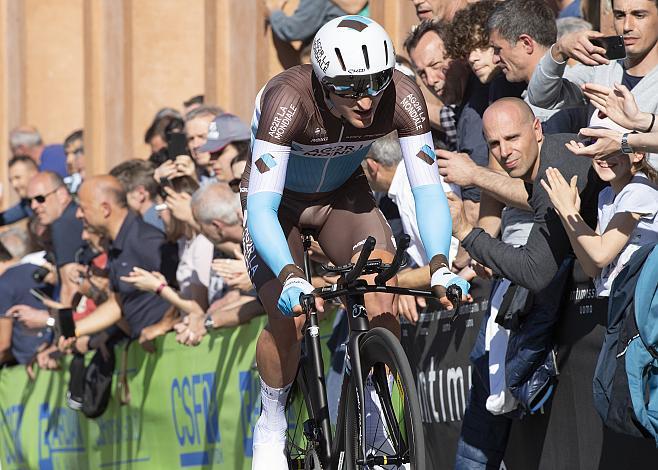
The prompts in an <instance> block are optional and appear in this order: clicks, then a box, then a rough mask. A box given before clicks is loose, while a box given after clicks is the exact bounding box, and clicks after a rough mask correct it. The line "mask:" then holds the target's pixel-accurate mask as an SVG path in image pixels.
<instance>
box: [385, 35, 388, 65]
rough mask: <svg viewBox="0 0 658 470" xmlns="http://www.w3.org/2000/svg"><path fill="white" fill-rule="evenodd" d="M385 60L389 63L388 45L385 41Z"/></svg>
mask: <svg viewBox="0 0 658 470" xmlns="http://www.w3.org/2000/svg"><path fill="white" fill-rule="evenodd" d="M384 60H386V61H387V62H388V43H387V42H386V39H384Z"/></svg>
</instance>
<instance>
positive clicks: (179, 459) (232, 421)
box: [0, 317, 265, 470]
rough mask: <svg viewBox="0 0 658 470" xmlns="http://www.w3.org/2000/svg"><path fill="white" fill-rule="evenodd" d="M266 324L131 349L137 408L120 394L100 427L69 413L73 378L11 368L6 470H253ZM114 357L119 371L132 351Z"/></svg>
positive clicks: (0, 388) (1, 387) (2, 393)
mask: <svg viewBox="0 0 658 470" xmlns="http://www.w3.org/2000/svg"><path fill="white" fill-rule="evenodd" d="M264 323H265V319H264V318H262V317H261V318H260V319H257V320H255V321H252V322H251V323H249V324H247V325H243V326H241V327H239V328H231V329H222V330H219V331H217V332H216V333H213V334H212V335H211V336H210V337H209V338H206V339H204V342H203V343H202V344H201V345H200V346H199V347H197V348H188V347H184V346H181V345H179V344H177V343H176V341H175V337H174V335H171V334H170V335H166V336H165V337H163V338H159V339H158V340H157V341H156V348H157V352H156V353H155V354H148V353H146V352H145V351H144V350H143V349H142V348H141V347H140V346H139V345H138V344H135V343H133V344H131V346H130V347H129V349H128V355H129V357H128V369H127V370H128V378H129V380H128V384H129V390H130V396H131V401H130V404H129V405H126V406H120V405H119V403H118V402H117V399H116V395H117V394H116V393H115V390H116V387H115V388H114V389H113V398H112V400H111V402H110V406H109V408H108V409H107V411H106V412H105V413H104V414H103V415H102V416H101V417H100V418H98V419H96V420H91V419H87V418H85V417H84V415H83V414H82V413H79V412H76V411H73V410H71V409H69V408H68V407H67V406H66V404H65V393H66V390H67V386H68V373H67V372H65V371H59V372H50V371H39V372H38V376H37V379H36V380H35V381H34V382H30V381H29V380H28V378H27V375H26V373H25V369H24V368H23V367H12V368H8V369H3V370H2V371H0V413H1V416H0V442H1V449H2V460H1V461H0V462H1V467H2V469H3V470H9V469H27V468H29V469H40V470H50V469H91V468H93V469H98V468H145V469H151V468H187V467H194V468H226V469H241V468H245V469H247V468H251V443H252V441H251V439H252V430H253V426H254V424H255V422H256V419H257V418H258V416H259V413H260V382H259V379H258V373H257V371H256V369H255V365H254V364H255V346H256V338H257V337H258V334H259V332H260V330H261V329H262V327H263V326H264ZM116 353H117V364H120V363H121V361H120V358H121V355H122V354H123V353H124V348H123V347H122V346H119V347H118V348H117V349H116ZM67 367H68V362H65V364H64V365H63V369H66V368H67ZM115 374H116V372H115ZM114 382H115V385H116V382H117V381H116V376H115V381H114Z"/></svg>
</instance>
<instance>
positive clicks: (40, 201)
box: [27, 185, 61, 205]
mask: <svg viewBox="0 0 658 470" xmlns="http://www.w3.org/2000/svg"><path fill="white" fill-rule="evenodd" d="M59 188H61V185H60V186H57V187H56V188H55V189H53V190H52V191H50V192H47V193H46V194H39V195H38V196H34V197H28V198H27V202H28V204H30V205H32V201H36V202H37V204H43V203H44V202H46V198H47V197H48V196H50V195H51V194H52V193H54V192H55V191H57V190H58V189H59Z"/></svg>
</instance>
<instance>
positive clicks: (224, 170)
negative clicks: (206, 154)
mask: <svg viewBox="0 0 658 470" xmlns="http://www.w3.org/2000/svg"><path fill="white" fill-rule="evenodd" d="M237 154H238V149H237V148H235V145H233V144H228V145H227V146H226V147H224V148H223V149H221V150H220V151H218V152H211V154H210V160H211V162H212V171H213V173H215V177H216V178H217V179H218V180H219V181H224V182H229V181H231V179H232V178H233V172H232V171H231V160H233V158H234V157H235V156H236V155H237Z"/></svg>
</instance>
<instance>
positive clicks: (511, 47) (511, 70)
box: [489, 29, 527, 82]
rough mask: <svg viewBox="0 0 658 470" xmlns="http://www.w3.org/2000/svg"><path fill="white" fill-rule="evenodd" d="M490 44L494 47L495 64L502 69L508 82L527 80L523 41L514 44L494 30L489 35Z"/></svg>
mask: <svg viewBox="0 0 658 470" xmlns="http://www.w3.org/2000/svg"><path fill="white" fill-rule="evenodd" d="M489 42H490V44H491V46H492V47H493V63H494V64H496V65H497V66H499V67H500V70H501V71H502V72H503V73H504V74H505V78H507V81H509V82H522V81H524V80H526V75H527V74H526V72H525V67H526V64H527V54H526V52H525V49H524V47H523V44H522V43H521V41H516V42H515V43H514V44H512V43H511V42H509V41H508V40H507V39H503V37H502V36H501V35H500V34H498V31H497V30H495V29H494V30H493V31H491V34H490V35H489Z"/></svg>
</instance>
